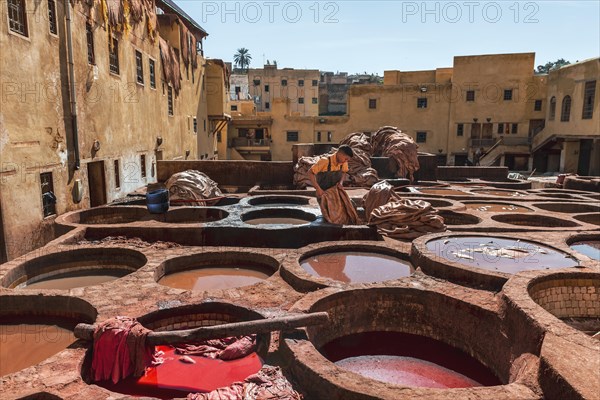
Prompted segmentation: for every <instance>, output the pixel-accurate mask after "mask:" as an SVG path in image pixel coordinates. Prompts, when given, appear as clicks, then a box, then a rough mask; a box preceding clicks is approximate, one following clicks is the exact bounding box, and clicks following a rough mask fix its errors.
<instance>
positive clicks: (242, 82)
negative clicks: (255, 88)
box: [229, 74, 252, 100]
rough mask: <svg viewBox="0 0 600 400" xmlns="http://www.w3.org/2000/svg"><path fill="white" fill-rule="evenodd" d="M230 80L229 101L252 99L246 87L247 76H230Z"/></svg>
mask: <svg viewBox="0 0 600 400" xmlns="http://www.w3.org/2000/svg"><path fill="white" fill-rule="evenodd" d="M230 80H231V88H230V90H229V98H230V99H231V100H249V99H251V98H252V97H251V96H250V89H249V86H248V74H231V78H230Z"/></svg>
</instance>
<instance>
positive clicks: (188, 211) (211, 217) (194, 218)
mask: <svg viewBox="0 0 600 400" xmlns="http://www.w3.org/2000/svg"><path fill="white" fill-rule="evenodd" d="M228 215H229V213H228V212H227V211H223V210H221V209H218V208H210V207H180V208H175V209H172V210H170V211H169V212H167V214H166V218H165V219H164V220H162V222H167V223H174V224H191V223H205V222H214V221H219V220H222V219H224V218H227V216H228Z"/></svg>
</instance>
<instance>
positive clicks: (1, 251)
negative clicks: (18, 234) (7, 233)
mask: <svg viewBox="0 0 600 400" xmlns="http://www.w3.org/2000/svg"><path fill="white" fill-rule="evenodd" d="M7 261H8V253H7V249H6V240H5V239H4V219H3V218H2V201H0V264H3V263H5V262H7Z"/></svg>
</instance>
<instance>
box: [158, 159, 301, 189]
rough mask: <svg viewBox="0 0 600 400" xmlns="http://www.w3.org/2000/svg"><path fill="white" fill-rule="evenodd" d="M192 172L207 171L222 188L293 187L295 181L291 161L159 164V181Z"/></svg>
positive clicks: (218, 161)
mask: <svg viewBox="0 0 600 400" xmlns="http://www.w3.org/2000/svg"><path fill="white" fill-rule="evenodd" d="M189 169H193V170H198V171H200V172H204V173H205V174H206V175H208V176H209V177H210V178H211V179H212V180H214V181H215V182H217V183H218V184H219V185H231V186H254V185H257V184H277V185H280V184H281V185H291V184H292V183H293V178H294V167H293V163H292V162H291V161H225V160H224V161H220V160H207V161H159V162H158V165H157V171H158V181H159V182H165V181H166V180H167V179H169V178H170V177H171V176H172V175H173V174H175V173H177V172H182V171H186V170H189Z"/></svg>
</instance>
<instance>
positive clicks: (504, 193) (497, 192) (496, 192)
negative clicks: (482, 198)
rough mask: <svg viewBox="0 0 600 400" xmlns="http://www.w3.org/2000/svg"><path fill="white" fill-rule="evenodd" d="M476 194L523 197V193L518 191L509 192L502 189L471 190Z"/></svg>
mask: <svg viewBox="0 0 600 400" xmlns="http://www.w3.org/2000/svg"><path fill="white" fill-rule="evenodd" d="M473 192H475V193H477V194H486V195H488V196H502V197H524V196H525V195H524V194H522V193H519V192H510V191H504V190H473Z"/></svg>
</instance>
